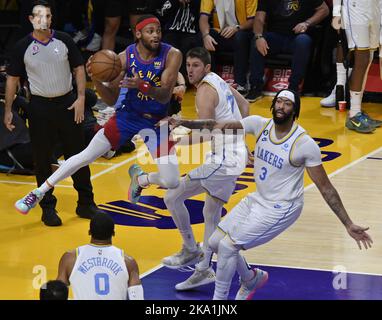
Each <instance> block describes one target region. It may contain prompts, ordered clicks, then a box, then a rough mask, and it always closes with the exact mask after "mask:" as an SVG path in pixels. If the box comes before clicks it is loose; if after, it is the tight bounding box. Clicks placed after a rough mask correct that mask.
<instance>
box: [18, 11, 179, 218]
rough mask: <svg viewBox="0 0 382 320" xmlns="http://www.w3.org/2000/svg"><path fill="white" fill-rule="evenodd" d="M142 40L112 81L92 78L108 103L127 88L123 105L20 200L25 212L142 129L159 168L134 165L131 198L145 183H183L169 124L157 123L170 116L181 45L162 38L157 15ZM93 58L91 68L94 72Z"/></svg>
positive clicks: (146, 20)
mask: <svg viewBox="0 0 382 320" xmlns="http://www.w3.org/2000/svg"><path fill="white" fill-rule="evenodd" d="M136 37H137V42H136V43H134V44H132V45H130V46H129V47H127V48H126V50H125V51H124V52H122V53H120V54H119V57H120V59H121V63H122V70H123V71H122V72H121V74H120V76H119V77H117V78H116V79H115V80H113V81H112V82H110V83H107V84H105V83H102V82H100V81H97V80H96V79H92V80H93V83H94V85H95V87H96V90H97V92H98V93H99V95H100V96H101V98H102V100H103V101H104V102H106V103H107V104H108V105H114V104H115V102H116V101H117V100H118V97H119V93H120V90H121V87H122V88H127V89H128V90H127V92H126V95H125V98H124V99H122V101H121V104H120V105H119V106H117V110H116V112H115V115H114V116H113V117H112V118H110V119H109V121H108V122H107V123H106V124H105V126H104V128H102V129H101V130H100V131H98V132H97V134H96V135H95V136H94V138H93V139H92V141H91V142H90V144H89V145H88V147H87V148H86V149H85V150H84V151H82V152H81V153H79V154H77V155H75V156H73V157H71V158H69V159H68V160H66V161H65V162H64V163H63V164H62V165H61V166H60V167H59V169H58V170H57V171H56V172H55V173H54V174H52V175H51V176H50V177H49V178H48V179H47V180H46V181H45V183H43V184H42V185H41V186H40V187H39V188H38V189H35V190H33V191H32V192H30V193H29V194H28V195H26V196H25V197H24V198H22V199H20V200H19V201H18V202H17V207H18V210H19V211H22V212H23V213H25V214H26V213H28V211H29V210H30V209H32V208H33V207H35V206H36V204H37V203H38V202H39V201H40V200H41V199H42V197H43V196H44V194H45V193H46V192H47V191H48V190H50V189H51V188H53V187H54V185H56V184H57V183H58V182H59V181H61V180H63V179H65V178H67V177H69V176H70V175H72V174H73V173H74V172H76V171H77V170H78V169H80V168H81V167H83V166H85V165H88V164H89V163H91V162H93V161H95V160H96V159H97V158H98V157H100V156H102V155H103V154H105V153H106V152H108V151H109V150H117V149H118V148H119V147H120V146H121V145H123V144H124V143H125V142H126V141H128V140H131V138H132V137H133V136H134V135H136V134H138V133H139V134H140V135H141V136H142V137H143V138H144V141H145V143H146V145H147V147H148V149H149V151H150V153H151V155H152V157H153V158H154V159H155V161H156V163H157V165H158V169H159V172H155V173H149V174H143V172H142V170H141V169H140V167H139V166H137V165H133V166H132V167H130V169H129V174H130V176H131V178H132V179H131V181H132V183H131V186H130V190H129V199H130V200H131V201H132V202H134V203H135V202H137V201H138V200H139V196H140V193H141V190H142V187H147V186H149V185H150V184H157V185H160V186H161V187H164V188H168V189H172V188H176V187H177V186H178V184H179V168H178V162H177V158H176V155H175V153H174V152H172V153H171V152H170V151H172V150H173V148H172V144H173V143H172V142H171V141H169V135H168V129H166V130H163V129H161V128H157V127H155V124H156V123H157V122H158V121H159V120H161V119H162V118H164V117H166V115H167V108H168V105H169V102H170V99H171V95H172V92H173V88H174V86H175V84H176V80H177V76H178V71H179V68H180V65H181V63H182V54H181V52H180V51H179V50H177V49H175V48H173V47H171V46H170V45H168V44H165V43H162V42H161V37H162V33H161V27H160V22H159V20H158V19H157V18H156V17H155V16H153V15H145V16H142V17H141V18H140V19H139V20H138V22H137V25H136ZM90 62H91V58H90V59H89V61H88V63H87V65H86V67H87V72H88V74H89V75H90V76H92V71H91V65H90Z"/></svg>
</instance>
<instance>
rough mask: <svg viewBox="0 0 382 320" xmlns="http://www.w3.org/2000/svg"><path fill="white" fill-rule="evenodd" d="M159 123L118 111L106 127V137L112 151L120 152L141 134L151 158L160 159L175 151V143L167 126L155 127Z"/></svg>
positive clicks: (128, 112)
mask: <svg viewBox="0 0 382 320" xmlns="http://www.w3.org/2000/svg"><path fill="white" fill-rule="evenodd" d="M158 121H159V120H158V119H157V120H155V119H146V118H144V117H142V116H141V115H140V114H138V113H136V112H134V111H125V110H123V109H122V110H117V111H116V112H115V114H114V115H113V116H112V117H111V118H110V119H109V120H108V122H106V124H105V125H104V128H105V136H106V138H107V139H108V140H109V141H110V144H111V146H112V149H113V150H118V149H119V148H120V147H121V146H122V145H124V144H125V142H126V141H128V140H131V139H132V138H133V137H134V136H135V135H136V134H139V135H140V136H141V137H142V139H143V141H144V142H145V144H146V146H147V148H148V150H149V152H150V154H151V156H152V157H153V158H154V159H156V158H160V157H163V156H167V155H169V154H170V152H171V151H173V149H174V148H173V145H174V142H173V141H170V133H169V130H168V127H167V126H166V127H163V126H162V127H159V128H156V127H155V124H156V123H157V122H158ZM173 152H174V151H173Z"/></svg>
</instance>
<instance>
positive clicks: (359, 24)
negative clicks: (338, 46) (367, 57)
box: [341, 0, 381, 50]
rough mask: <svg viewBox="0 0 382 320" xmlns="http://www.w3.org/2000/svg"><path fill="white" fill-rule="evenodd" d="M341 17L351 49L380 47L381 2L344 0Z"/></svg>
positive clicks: (373, 0)
mask: <svg viewBox="0 0 382 320" xmlns="http://www.w3.org/2000/svg"><path fill="white" fill-rule="evenodd" d="M341 17H342V27H343V28H344V29H345V32H346V37H347V40H348V47H349V49H355V48H356V49H360V50H362V49H376V48H378V47H379V36H380V20H381V16H380V8H379V0H357V1H355V0H344V2H343V6H342V10H341Z"/></svg>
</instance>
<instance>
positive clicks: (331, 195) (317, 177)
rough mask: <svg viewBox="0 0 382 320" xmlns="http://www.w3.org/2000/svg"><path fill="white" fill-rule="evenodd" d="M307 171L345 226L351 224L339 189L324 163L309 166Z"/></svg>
mask: <svg viewBox="0 0 382 320" xmlns="http://www.w3.org/2000/svg"><path fill="white" fill-rule="evenodd" d="M307 171H308V174H309V176H310V178H311V179H312V180H313V182H314V183H315V185H316V186H317V188H318V190H320V192H321V195H322V197H323V198H324V199H325V201H326V203H327V204H328V205H329V207H330V208H331V209H332V210H333V212H334V213H335V215H336V216H337V217H338V218H339V219H340V220H341V222H342V223H343V225H344V226H345V227H348V226H350V225H351V224H352V223H353V222H352V221H351V219H350V217H349V215H348V214H347V212H346V210H345V207H344V205H343V204H342V201H341V198H340V196H339V194H338V192H337V190H336V189H335V188H334V187H333V185H332V183H331V182H330V180H329V178H328V176H327V174H326V172H325V169H324V167H323V166H322V165H318V166H315V167H307Z"/></svg>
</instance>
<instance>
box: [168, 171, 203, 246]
mask: <svg viewBox="0 0 382 320" xmlns="http://www.w3.org/2000/svg"><path fill="white" fill-rule="evenodd" d="M201 193H204V189H203V188H202V186H201V184H200V181H191V180H189V179H188V178H187V177H185V178H182V179H181V180H180V182H179V185H178V187H177V188H175V189H169V190H167V192H166V195H165V197H164V202H165V204H166V206H167V209H168V210H169V211H170V213H171V216H172V218H173V220H174V223H175V225H176V227H177V228H178V230H179V232H180V234H181V236H182V238H183V244H184V245H185V247H187V248H188V249H189V250H190V251H194V250H196V241H195V238H194V233H193V231H192V228H191V222H190V213H189V212H188V210H187V208H186V206H185V204H184V201H185V200H186V199H188V198H191V197H193V196H195V195H197V194H201Z"/></svg>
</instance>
